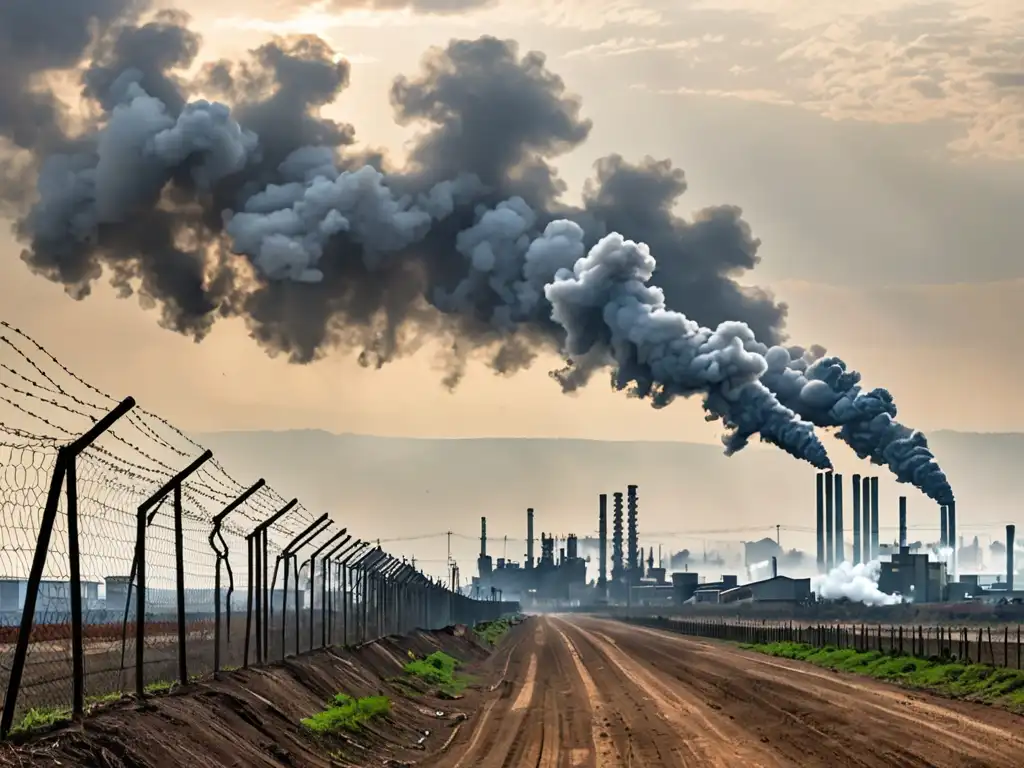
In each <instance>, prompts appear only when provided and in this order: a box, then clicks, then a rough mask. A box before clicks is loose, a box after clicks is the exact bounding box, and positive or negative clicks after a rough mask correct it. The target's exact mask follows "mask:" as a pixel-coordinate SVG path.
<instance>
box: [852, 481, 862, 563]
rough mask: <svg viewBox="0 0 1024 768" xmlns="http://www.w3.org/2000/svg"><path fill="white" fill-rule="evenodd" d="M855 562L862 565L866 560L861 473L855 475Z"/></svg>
mask: <svg viewBox="0 0 1024 768" xmlns="http://www.w3.org/2000/svg"><path fill="white" fill-rule="evenodd" d="M851 490H852V491H853V564H854V565H860V564H861V563H862V562H864V560H863V559H862V558H863V556H864V553H863V549H862V548H861V537H860V534H861V523H860V475H854V476H853V485H852V486H851Z"/></svg>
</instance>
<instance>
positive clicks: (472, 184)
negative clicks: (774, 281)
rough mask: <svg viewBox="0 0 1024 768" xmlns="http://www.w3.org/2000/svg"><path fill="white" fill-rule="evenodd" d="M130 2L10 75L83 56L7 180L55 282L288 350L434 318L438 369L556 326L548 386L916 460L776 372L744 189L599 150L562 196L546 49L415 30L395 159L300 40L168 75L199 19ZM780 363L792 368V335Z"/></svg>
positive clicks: (395, 333) (542, 336) (537, 339)
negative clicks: (229, 328) (678, 400)
mask: <svg viewBox="0 0 1024 768" xmlns="http://www.w3.org/2000/svg"><path fill="white" fill-rule="evenodd" d="M26 2H28V0H17V2H16V4H18V5H20V4H22V3H26ZM66 2H67V3H68V4H70V3H71V0H66ZM92 3H93V5H97V2H96V0H92ZM51 4H52V3H51ZM139 5H141V3H139V4H128V3H124V2H122V3H120V4H111V6H110V9H109V10H107V13H106V15H102V14H100V12H99V11H98V10H97V11H95V12H93V13H92V14H91V16H89V18H93V19H95V22H96V23H95V24H94V26H95V27H96V28H97V29H98V30H99V37H98V39H97V40H96V41H95V45H94V46H93V47H92V48H90V47H89V45H88V43H89V41H88V40H86V41H85V42H84V43H82V44H80V45H79V46H78V48H77V49H74V50H73V51H72V52H71V53H65V54H64V56H63V58H59V57H46V56H43V57H40V58H39V59H38V61H40V62H42V63H41V64H39V65H38V66H36V65H32V66H35V69H34V70H32V71H31V72H29V73H28V74H26V75H24V76H23V77H22V79H21V81H23V82H25V83H27V82H29V81H30V80H32V79H33V78H34V77H35V75H36V74H38V73H45V72H47V71H49V70H51V69H53V68H69V67H71V66H73V65H75V64H76V63H78V62H79V61H80V60H81V59H83V58H84V57H85V56H86V54H87V53H88V54H89V55H90V56H91V58H90V60H89V61H83V62H81V64H80V68H81V70H82V71H83V72H84V75H83V90H84V93H85V94H86V95H87V96H88V97H90V98H91V99H92V101H93V103H94V104H95V108H96V115H95V119H94V121H93V122H92V124H91V125H90V126H89V128H88V130H86V131H85V132H83V133H81V134H80V135H75V136H74V137H73V141H68V140H67V138H66V135H67V134H66V131H65V130H64V125H65V121H64V118H63V115H62V114H61V110H60V109H59V108H57V107H56V106H55V107H54V109H53V111H52V117H51V118H48V119H46V120H41V119H40V120H37V122H40V123H41V124H42V128H41V130H43V133H44V134H45V133H46V131H47V130H49V131H51V132H52V133H54V134H56V135H57V136H59V137H60V138H61V141H56V142H48V143H46V144H44V145H38V146H36V145H29V146H25V147H24V148H25V149H26V150H29V151H31V152H32V153H33V154H32V157H33V158H34V162H35V163H36V164H37V166H38V181H37V185H36V190H35V191H36V195H37V199H36V200H35V202H34V203H33V202H32V200H31V198H29V197H26V196H24V195H23V194H22V196H21V197H17V195H18V194H20V193H22V192H23V191H22V190H20V189H17V190H15V189H8V190H6V191H7V193H8V194H9V195H11V196H13V197H15V198H16V199H18V200H19V202H21V203H23V204H24V205H25V206H26V213H25V215H24V216H22V217H21V219H20V220H19V223H18V230H17V231H18V234H19V236H20V237H21V238H22V240H24V241H25V242H26V243H28V246H29V247H28V248H27V249H26V251H25V253H24V255H23V258H24V259H25V261H26V263H27V264H28V265H29V267H30V268H32V269H33V270H35V271H36V272H38V273H40V274H42V275H44V276H46V277H47V278H49V279H51V280H54V281H57V282H60V283H62V284H64V285H65V286H66V288H67V289H68V291H69V293H71V294H72V295H73V296H75V297H78V298H81V297H83V296H85V295H87V294H88V292H89V289H90V287H91V285H92V283H93V282H94V281H95V280H97V279H99V278H100V277H101V275H102V274H103V273H104V271H106V272H107V273H108V274H110V275H111V277H112V279H113V280H114V281H115V283H116V284H117V285H118V286H119V287H120V288H121V289H122V291H123V292H124V293H126V294H127V293H129V292H132V291H136V292H138V293H139V295H140V297H141V298H142V300H143V301H144V302H145V303H147V304H154V305H156V306H158V307H159V308H160V312H161V319H162V322H163V324H164V325H166V326H167V327H170V328H173V329H174V330H177V331H179V332H182V333H187V334H190V335H192V336H194V337H196V338H202V336H203V335H204V334H205V333H206V332H207V331H208V330H209V328H210V327H211V325H212V323H213V322H215V321H216V319H217V318H218V317H220V316H224V315H239V316H242V317H244V318H245V319H246V321H247V322H248V324H249V327H250V329H251V332H252V334H253V336H254V338H255V339H256V340H257V341H258V342H259V343H260V344H261V345H262V346H263V347H264V348H265V349H266V350H267V351H268V352H270V353H271V354H275V353H283V354H285V355H287V356H288V357H289V358H290V359H291V360H293V361H295V362H306V361H310V360H314V359H316V358H317V357H319V356H321V355H323V354H326V353H328V352H329V351H331V350H334V349H341V350H342V351H355V352H358V354H359V356H360V360H361V361H362V362H363V363H364V364H366V365H378V366H379V365H383V364H384V363H386V362H388V361H389V360H391V359H394V358H395V357H397V356H400V355H403V354H409V353H412V352H415V351H416V350H417V349H419V348H420V347H421V346H422V344H423V343H424V342H425V341H428V340H435V341H437V340H440V341H441V342H442V343H443V344H444V345H445V346H446V347H447V349H448V350H449V352H448V359H447V361H446V363H447V366H448V371H447V373H446V376H445V381H446V383H447V384H448V385H450V386H454V385H455V384H456V383H457V382H458V379H459V377H460V376H461V373H462V371H463V369H464V366H465V363H466V360H467V359H468V358H469V357H470V356H477V355H481V354H484V355H487V356H488V358H489V361H490V364H491V366H492V367H493V368H494V369H495V370H496V371H498V372H501V373H512V372H514V371H516V370H518V369H520V368H523V367H527V366H529V365H530V363H531V361H532V360H533V358H534V357H535V356H536V354H537V353H538V352H539V351H541V350H543V349H545V348H546V349H549V350H552V351H554V350H559V349H562V350H564V351H565V352H566V353H567V354H568V355H569V356H570V357H571V361H570V363H569V365H568V366H567V368H566V369H564V370H562V371H558V372H556V373H555V376H556V378H557V379H558V380H559V381H560V382H561V384H562V386H563V387H564V388H565V389H567V390H571V389H573V388H575V387H577V386H580V385H582V384H583V383H585V382H586V381H587V380H588V378H589V376H590V374H591V373H592V372H594V371H597V370H599V369H605V368H607V367H609V366H610V367H612V369H613V370H614V375H613V385H614V386H615V387H617V388H619V389H629V390H630V391H631V392H632V393H633V394H635V395H637V396H640V397H646V398H649V399H650V400H651V402H652V403H653V404H654V405H656V406H664V405H666V404H668V403H669V402H671V401H672V399H673V398H674V397H676V396H679V395H683V396H688V395H694V394H696V395H699V396H701V397H702V398H703V399H704V402H705V408H706V410H707V411H708V417H709V418H711V419H721V420H722V421H723V422H724V423H725V424H726V425H727V427H728V428H729V434H728V435H727V437H726V446H727V450H728V451H729V452H732V451H735V450H738V449H739V448H742V447H743V445H745V444H746V442H747V441H748V440H749V439H750V438H751V437H753V436H755V435H758V436H760V437H761V438H762V439H763V440H766V441H768V442H771V443H774V444H776V445H778V446H780V447H782V448H783V449H784V450H787V451H788V452H790V453H792V454H793V455H795V456H798V457H800V458H803V459H805V460H807V461H810V462H812V463H813V464H815V465H816V466H819V467H825V466H828V465H829V464H828V459H827V457H826V455H825V451H824V448H823V447H822V445H821V443H820V442H819V441H818V439H817V438H816V436H815V435H814V432H813V424H819V425H822V426H841V427H842V429H841V430H840V434H841V435H844V434H845V435H847V436H850V437H849V438H848V442H850V443H851V445H853V446H854V448H855V450H857V451H858V452H861V453H862V455H867V456H870V457H871V458H872V459H873V460H879V459H881V460H884V461H886V462H888V463H889V464H890V466H892V467H893V469H894V471H896V473H897V476H898V477H900V478H901V479H910V480H912V481H914V482H919V480H920V478H923V477H925V475H928V473H927V472H925V471H924V470H921V469H920V468H918V469H917V470H915V471H911V472H908V469H907V467H908V466H909V464H908V462H913V463H915V466H918V465H920V464H921V458H922V454H921V451H920V448H921V447H922V446H921V444H920V443H921V440H920V439H918V438H917V437H913V436H911V437H910V438H909V440H910V441H911V442H912V443H913V446H912V450H907V449H906V448H905V447H904V445H903V444H902V443H901V442H900V440H895V439H891V438H889V437H883V436H882V435H881V433H880V432H878V430H876V429H875V428H874V427H871V429H872V430H874V431H872V432H871V434H872V438H871V440H873V442H871V443H870V449H869V448H868V443H869V440H868V438H867V437H866V434H867V431H866V430H867V429H868V423H867V422H865V420H864V418H860V419H858V418H854V417H851V416H849V415H844V416H842V419H845V420H841V419H840V416H839V414H840V411H841V410H842V409H841V408H840V405H839V403H840V401H841V400H842V397H841V396H837V398H836V402H834V403H832V404H831V405H830V406H829V407H828V408H824V406H823V405H822V402H821V401H820V400H815V401H813V404H809V403H808V402H804V397H803V394H802V393H800V394H798V395H794V394H793V392H792V391H791V388H787V387H786V386H782V384H781V383H780V382H782V380H783V379H784V378H785V377H780V376H773V375H771V374H772V372H773V371H774V368H772V363H771V361H777V359H778V356H779V355H780V352H779V351H777V350H781V354H785V356H786V357H787V359H789V358H790V352H789V351H788V350H786V349H784V348H781V347H778V346H777V345H778V344H779V343H781V342H782V341H783V339H784V334H783V326H784V321H785V316H786V307H785V305H782V304H779V303H777V302H775V301H774V299H773V298H772V297H771V296H770V295H769V294H767V293H765V292H763V291H756V290H753V291H752V290H748V289H744V288H742V287H740V285H739V284H738V283H737V281H736V279H735V278H736V277H738V276H739V275H740V274H742V273H743V272H744V271H746V270H748V269H751V268H752V267H753V266H755V265H756V263H757V261H758V256H757V251H758V247H759V242H758V241H757V240H756V239H755V238H754V237H753V236H752V235H751V232H750V229H749V227H748V226H747V224H746V223H745V222H744V221H743V220H742V218H741V215H740V211H739V209H737V208H735V207H733V206H721V207H716V208H711V209H707V210H705V211H701V212H699V213H698V214H696V216H695V217H694V219H693V220H692V221H685V220H683V219H681V218H679V217H678V216H676V215H675V214H674V213H673V206H674V204H675V202H676V201H677V199H678V198H679V196H680V195H682V194H683V192H684V191H685V189H686V183H685V178H684V176H683V174H682V172H681V171H680V170H678V169H676V168H674V167H673V166H672V165H671V163H669V162H668V161H655V160H651V159H646V160H644V161H642V162H641V163H639V164H631V163H629V162H627V161H625V160H624V159H623V158H621V157H619V156H611V157H608V158H605V159H603V160H601V161H599V162H598V163H597V166H596V175H595V178H594V179H593V180H592V181H591V182H590V183H589V184H588V185H587V187H586V189H585V190H584V202H583V205H582V206H581V207H572V206H567V205H565V204H564V203H562V202H561V200H560V198H561V196H562V194H563V192H564V191H565V185H564V183H563V182H562V181H561V179H559V177H558V175H557V173H556V172H555V170H554V168H553V166H552V164H551V161H552V160H553V159H554V158H556V157H557V156H559V155H560V154H563V153H565V152H568V151H570V150H572V149H573V148H575V147H577V146H579V145H580V144H581V143H583V142H584V141H585V140H586V139H587V137H588V135H589V132H590V128H591V125H590V122H589V121H588V120H586V119H585V118H583V117H582V116H581V105H580V102H579V99H578V98H576V97H575V96H573V95H572V94H570V93H568V92H567V90H566V87H565V84H564V83H563V82H562V80H561V78H559V77H558V76H557V75H555V74H554V73H552V72H551V71H550V70H549V69H548V68H547V65H546V61H545V59H544V57H543V56H542V55H541V54H539V53H527V54H525V55H520V53H519V51H518V50H517V46H516V44H515V43H514V42H511V41H502V40H498V39H495V38H490V37H484V38H480V39H478V40H455V41H452V42H451V43H450V44H449V45H448V46H447V47H445V48H443V49H440V48H439V49H433V50H431V51H430V52H428V54H427V55H426V56H425V57H424V60H423V65H422V69H421V72H420V73H419V74H418V75H417V76H414V77H401V78H398V79H397V80H396V81H395V83H394V85H393V87H392V89H391V101H392V104H393V107H394V110H395V116H396V120H397V121H399V122H400V123H404V124H412V125H415V126H416V127H417V128H418V129H419V134H418V138H417V140H416V143H415V145H414V146H413V148H412V151H411V153H410V158H411V159H410V162H409V163H408V165H407V166H406V167H402V168H395V167H391V166H390V164H389V163H388V162H387V159H386V158H385V157H383V156H376V157H373V156H368V155H366V154H359V153H356V152H353V151H352V149H351V148H350V145H351V144H352V143H353V141H354V131H353V129H352V128H351V126H348V125H345V124H340V123H337V122H334V121H331V120H327V119H324V118H322V117H320V115H319V109H320V108H321V107H323V106H325V105H327V104H329V103H331V102H333V101H334V100H335V99H336V97H337V96H338V94H339V93H340V92H341V91H342V89H344V87H345V86H346V85H347V84H348V78H349V69H348V66H347V65H346V64H345V63H344V62H336V61H335V60H334V56H333V52H332V51H331V50H330V49H329V48H328V47H327V46H326V44H324V43H323V42H322V41H321V40H319V39H317V38H313V37H305V38H299V39H294V40H287V41H284V40H275V41H272V42H270V43H268V44H266V45H264V46H262V47H261V48H259V49H257V50H255V51H253V52H252V55H251V56H250V57H249V59H248V60H246V61H244V62H217V63H214V64H211V65H208V66H207V67H206V68H205V70H204V71H203V74H202V76H201V77H200V78H199V80H198V81H197V82H187V81H185V80H184V79H183V75H182V74H181V73H182V71H183V70H184V69H185V68H186V67H187V66H188V65H190V64H191V63H192V62H193V61H194V60H195V57H196V55H197V52H198V50H199V40H198V37H197V36H196V35H195V34H193V33H191V32H190V31H189V30H188V28H187V24H186V19H184V17H182V16H181V15H180V14H171V13H164V14H162V15H159V16H156V17H154V18H152V19H151V20H150V21H148V22H146V23H140V22H139V21H137V16H138V11H139ZM82 7H85V6H82ZM51 10H55V9H51ZM82 13H84V11H82ZM5 45H6V44H5ZM0 55H3V56H9V54H8V53H7V52H6V49H5V52H4V53H3V54H0ZM18 93H21V91H18ZM197 93H204V94H208V95H211V96H216V97H217V98H218V99H220V100H221V101H222V102H223V103H219V102H208V101H203V100H201V99H196V98H195V94H197ZM54 104H56V101H55V100H54ZM225 104H231V105H232V106H231V108H230V109H229V108H228V107H227V106H225ZM8 133H10V131H9V132H8ZM29 206H30V208H29ZM619 232H621V233H622V235H619V234H617V233H619ZM626 238H630V239H629V240H627V239H626ZM652 252H653V253H654V254H656V255H657V257H658V259H659V261H658V262H657V263H655V260H654V257H653V256H652V255H651V254H652ZM675 308H679V309H685V310H686V313H687V314H686V315H685V316H684V315H682V314H680V312H678V311H676V310H675ZM792 360H793V363H792V366H797V367H794V370H798V366H799V365H802V364H803V363H801V362H800V361H802V360H803V353H802V351H801V354H800V355H796V356H795V357H793V358H792ZM787 365H789V364H787ZM792 366H790V367H792ZM787 370H788V368H787ZM800 370H802V369H800ZM810 376H811V374H810V372H809V371H808V377H810ZM787 381H788V380H787ZM830 381H831V380H830ZM808 386H809V387H810V389H809V391H810V392H811V393H812V394H813V393H814V392H815V391H816V389H815V387H816V386H817V385H815V386H814V387H812V386H811V385H808ZM837 386H838V385H837ZM835 391H836V392H837V393H838V392H839V390H835ZM849 391H850V390H844V391H843V395H842V396H847V395H849ZM881 391H882V392H884V390H881ZM876 392H879V391H878V390H876ZM871 396H875V397H876V399H877V396H876V395H875V393H872V394H871ZM861 397H862V398H863V397H868V396H861ZM890 400H891V398H890ZM857 402H858V400H857V398H856V395H854V397H853V403H855V404H856V403H857ZM872 402H874V401H872ZM864 405H867V403H866V401H865V403H864ZM857 407H860V406H856V405H855V406H854V410H856V408H857ZM860 410H861V412H862V413H864V414H867V413H868V412H869V411H871V408H867V407H861V408H860ZM842 413H844V414H849V413H850V409H846V410H842ZM872 418H873V419H874V418H877V417H876V416H875V415H874V414H873V413H872ZM870 423H871V424H874V423H875V422H874V421H871V422H870ZM887 434H890V435H891V430H890V433H887ZM853 436H856V437H853ZM901 439H902V440H903V442H904V443H905V442H906V440H907V439H908V438H905V437H904V438H901ZM883 443H884V445H883ZM928 460H931V459H930V454H928ZM932 477H933V478H934V475H932ZM929 482H931V481H929ZM947 487H948V486H947Z"/></svg>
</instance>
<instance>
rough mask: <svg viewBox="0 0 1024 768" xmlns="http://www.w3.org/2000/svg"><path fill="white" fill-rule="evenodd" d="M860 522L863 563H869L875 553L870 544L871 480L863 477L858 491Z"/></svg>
mask: <svg viewBox="0 0 1024 768" xmlns="http://www.w3.org/2000/svg"><path fill="white" fill-rule="evenodd" d="M860 503H861V510H860V516H861V517H860V522H861V525H862V526H863V531H862V532H861V546H862V547H863V549H864V562H865V563H870V562H871V561H872V560H874V559H875V556H876V554H877V553H876V552H875V549H874V547H873V546H872V544H871V478H870V477H865V478H863V479H862V480H861V491H860Z"/></svg>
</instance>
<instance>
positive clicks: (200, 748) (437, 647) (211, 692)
mask: <svg viewBox="0 0 1024 768" xmlns="http://www.w3.org/2000/svg"><path fill="white" fill-rule="evenodd" d="M519 630H520V628H518V627H517V628H515V629H513V631H512V633H511V634H513V635H514V634H516V633H517V632H518V631H519ZM509 640H513V638H509ZM435 651H440V652H443V653H446V654H449V655H451V656H453V657H455V658H456V659H459V660H460V661H461V662H463V664H464V665H465V667H464V668H465V671H466V672H468V673H470V674H472V675H474V678H475V679H478V680H480V681H484V680H488V679H490V678H491V677H492V675H493V674H494V662H495V661H496V658H495V656H496V655H495V654H492V653H491V652H490V651H489V650H488V649H485V648H484V647H483V646H482V645H481V644H480V643H478V642H477V641H476V640H475V639H474V638H473V637H472V632H471V631H469V630H465V629H464V628H455V629H454V630H442V631H438V632H417V633H414V634H412V635H409V636H403V637H390V638H385V639H383V640H380V641H377V642H374V643H370V644H367V645H365V646H362V647H359V648H355V649H351V650H345V649H340V648H335V649H326V650H323V651H318V652H314V653H312V654H308V655H304V656H301V657H298V658H291V659H288V660H286V661H284V662H282V663H278V664H274V665H271V666H267V667H261V668H252V669H247V670H235V671H232V672H227V673H224V674H223V675H222V679H221V680H206V681H202V682H198V683H195V684H193V685H190V686H188V688H186V689H183V690H181V691H179V692H172V693H170V694H167V695H162V696H154V697H152V698H151V699H149V700H147V703H146V706H145V707H144V708H140V707H138V706H137V705H136V703H135V702H134V701H133V700H130V699H126V700H123V701H120V702H117V703H114V704H112V705H109V706H107V707H105V708H104V709H103V710H102V711H100V712H97V713H96V714H94V715H91V716H89V717H87V718H86V720H85V721H84V722H83V723H81V724H73V725H68V726H65V727H62V728H59V729H57V730H55V731H53V732H51V733H48V734H45V735H42V736H40V737H37V738H34V739H32V740H31V741H29V742H28V743H26V744H24V745H23V746H20V747H16V748H15V747H8V748H6V749H5V750H3V751H0V765H11V766H15V765H16V766H57V765H61V766H69V765H70V766H75V765H82V766H85V765H88V766H96V767H97V768H163V767H164V766H168V765H182V766H186V765H187V766H189V767H190V768H193V767H194V768H221V767H222V766H238V765H245V766H253V767H254V768H270V767H275V768H276V767H277V766H309V767H310V768H321V767H322V768H328V766H346V765H347V766H365V765H369V764H373V765H388V764H392V765H403V764H407V763H411V762H415V761H418V760H421V759H422V758H423V757H424V755H425V754H426V753H427V752H429V751H430V750H431V749H437V748H439V747H440V746H441V744H442V743H443V742H444V741H445V740H446V739H448V738H449V736H450V734H451V732H452V729H453V728H454V727H455V726H456V725H457V723H458V722H459V721H461V720H463V719H465V717H466V713H467V712H471V711H473V709H475V707H476V705H477V701H478V699H479V694H478V693H477V691H475V690H467V691H466V692H465V695H464V696H462V697H461V698H459V699H456V700H452V699H450V698H446V697H443V696H438V695H437V691H436V690H432V689H431V688H430V687H429V686H425V685H422V684H421V683H420V681H418V680H416V679H415V678H408V677H405V676H403V666H404V665H405V664H406V663H407V662H408V661H409V659H410V656H409V654H410V652H411V653H413V654H414V655H415V656H416V657H417V658H423V657H426V656H429V655H430V654H431V653H434V652H435ZM499 672H500V670H499ZM417 688H419V689H420V690H419V691H417V690H416V689H417ZM338 693H345V694H347V695H349V696H352V697H355V698H359V697H363V696H377V695H383V696H387V697H388V698H389V699H390V701H391V712H390V714H388V715H387V716H384V717H378V718H374V719H373V720H372V722H367V723H364V724H362V726H361V727H360V728H359V729H358V730H357V731H355V732H352V733H349V734H346V735H342V736H339V737H337V738H332V739H331V740H330V742H328V743H325V742H323V741H322V740H320V739H318V738H317V737H315V736H314V735H312V734H311V733H309V732H308V731H307V730H306V729H305V728H303V727H302V725H301V724H300V721H301V720H302V719H303V718H307V717H310V716H312V715H314V714H315V713H317V712H318V711H321V710H322V709H323V708H324V705H325V702H327V701H329V700H330V699H332V698H333V697H334V696H335V695H336V694H338Z"/></svg>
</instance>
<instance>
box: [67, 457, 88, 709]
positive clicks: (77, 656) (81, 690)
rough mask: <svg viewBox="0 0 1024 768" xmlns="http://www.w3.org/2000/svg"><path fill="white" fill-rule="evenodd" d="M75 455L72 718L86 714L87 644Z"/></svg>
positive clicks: (71, 491)
mask: <svg viewBox="0 0 1024 768" xmlns="http://www.w3.org/2000/svg"><path fill="white" fill-rule="evenodd" d="M76 458H77V457H75V456H69V457H68V464H67V467H66V468H65V472H66V474H67V510H68V565H69V566H70V569H71V572H70V575H71V583H70V585H69V587H68V588H69V589H70V591H71V595H70V597H71V678H72V686H73V688H72V692H71V716H72V717H73V718H75V719H77V718H79V717H82V716H83V715H84V714H85V641H84V638H83V637H82V564H81V553H80V552H79V548H78V477H77V473H76V472H75V461H76Z"/></svg>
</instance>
